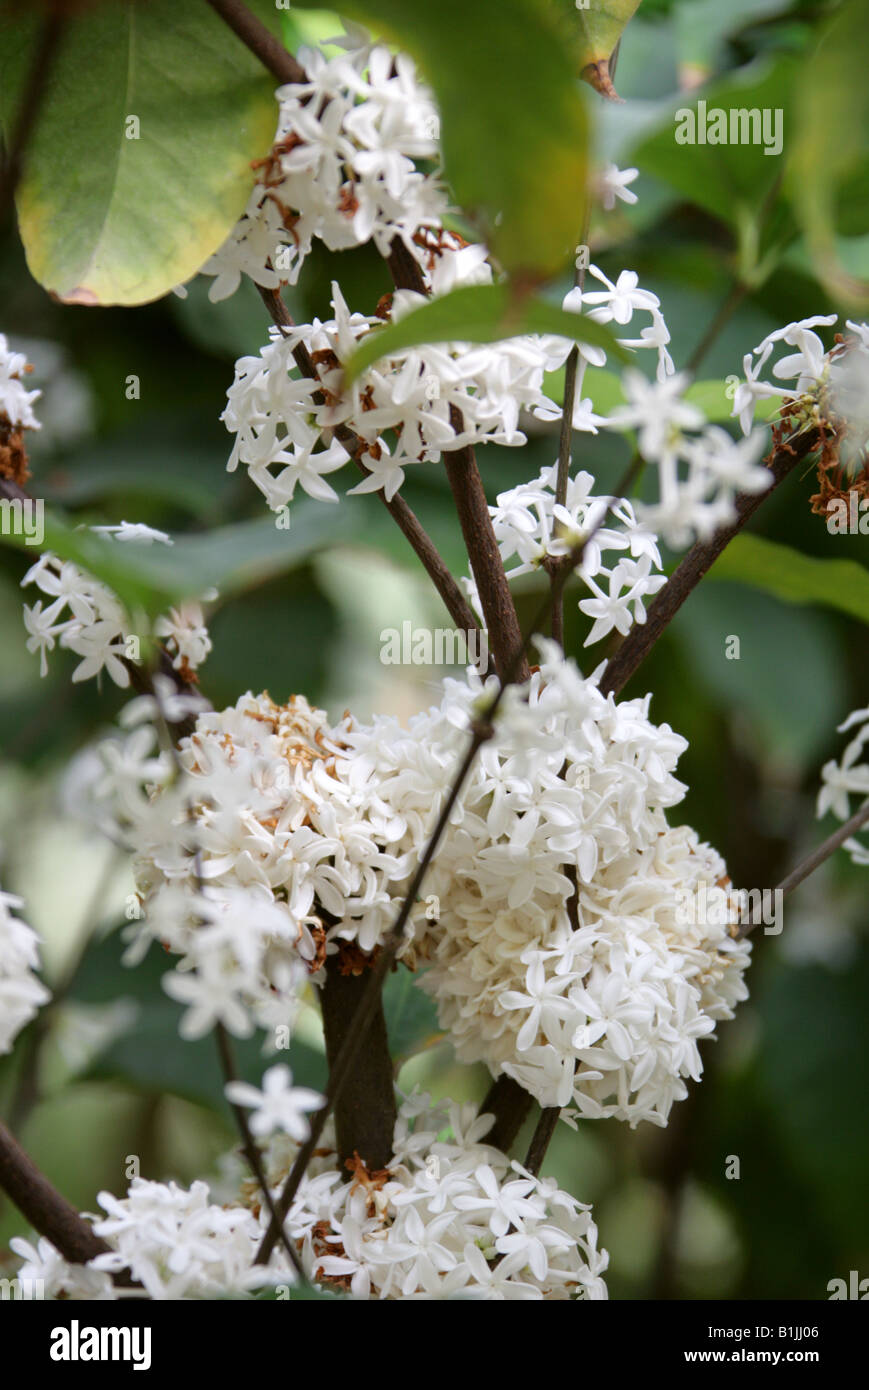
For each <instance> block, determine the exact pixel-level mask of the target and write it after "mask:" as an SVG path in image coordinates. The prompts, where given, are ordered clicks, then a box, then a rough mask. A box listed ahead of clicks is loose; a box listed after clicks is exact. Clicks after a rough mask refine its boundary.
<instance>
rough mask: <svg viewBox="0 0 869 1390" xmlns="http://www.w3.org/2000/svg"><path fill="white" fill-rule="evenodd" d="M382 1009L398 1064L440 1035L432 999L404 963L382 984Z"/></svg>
mask: <svg viewBox="0 0 869 1390" xmlns="http://www.w3.org/2000/svg"><path fill="white" fill-rule="evenodd" d="M383 1010H384V1013H385V1015H386V1031H387V1033H388V1035H389V1051H390V1054H391V1056H392V1057H393V1058H395V1059H396V1060H397V1062H398V1064H399V1065H400V1064H401V1063H402V1062H406V1061H407V1059H408V1057H412V1056H413V1054H414V1053H415V1052H421V1051H422V1050H423V1049H424V1048H426V1047H428V1046H430V1044H431V1043H432V1042H435V1041H437V1040H438V1038H439V1037H441V1036H442V1034H441V1032H440V1029H439V1028H438V1016H437V1008H436V1006H435V1002H434V1000H433V999H430V998H429V996H428V995H427V994H423V992H422V990H421V989H420V988H419V974H418V973H415V972H414V971H412V970H408V969H407V968H406V967H405V966H403V965H400V966H399V968H398V969H397V970H395V971H393V972H392V974H391V975H390V976H389V978H388V979H387V981H386V984H385V985H384V987H383Z"/></svg>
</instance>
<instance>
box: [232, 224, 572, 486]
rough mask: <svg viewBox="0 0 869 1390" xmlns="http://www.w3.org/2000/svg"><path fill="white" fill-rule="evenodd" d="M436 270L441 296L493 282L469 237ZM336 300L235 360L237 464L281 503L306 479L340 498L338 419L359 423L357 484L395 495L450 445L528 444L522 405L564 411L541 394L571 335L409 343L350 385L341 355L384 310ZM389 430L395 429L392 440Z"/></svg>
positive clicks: (443, 249) (446, 246)
mask: <svg viewBox="0 0 869 1390" xmlns="http://www.w3.org/2000/svg"><path fill="white" fill-rule="evenodd" d="M430 278H431V286H432V292H433V293H434V294H435V295H438V294H443V293H447V292H448V291H449V290H451V289H453V288H454V287H455V286H456V285H461V284H471V283H481V282H482V283H488V282H491V279H492V270H491V267H490V265H489V264H488V261H487V259H486V250H485V247H482V246H462V245H460V244H459V243H458V242H457V241H455V240H454V239H453V238H452V237H451V235H450V234H449V233H446V234H444V240H443V242H442V244H441V245H440V247H439V249H438V252H437V254H436V256H435V258H434V266H433V269H432V271H431V277H430ZM424 302H425V297H424V296H423V295H421V294H417V293H415V292H414V291H411V290H397V291H396V293H395V294H394V295H393V297H392V306H391V310H390V316H391V318H392V320H393V321H398V320H399V319H401V318H402V317H404V316H405V315H406V314H407V313H409V312H411V311H412V310H413V309H415V308H417V307H419V306H420V305H421V304H423V303H424ZM332 306H333V309H334V311H335V317H334V319H330V320H327V321H325V322H320V320H319V319H318V320H315V321H314V323H313V324H304V325H300V326H299V327H298V328H294V329H288V330H285V332H284V333H280V332H278V331H277V330H273V331H272V335H271V339H270V341H269V343H268V344H267V345H266V346H265V347H264V348H262V349H261V350H260V354H259V356H258V357H242V358H241V359H240V360H239V361H238V362H237V363H236V368H235V380H234V382H233V384H232V386H231V387H230V389H229V391H228V393H227V401H228V403H227V407H226V410H225V411H224V413H223V417H222V418H223V420H224V422H225V424H226V426H227V429H228V430H230V432H231V433H233V434H235V436H236V441H235V445H234V446H233V450H232V454H231V456H230V461H229V465H228V466H229V468H230V470H232V469H234V468H236V467H237V466H238V463H239V462H241V463H243V464H245V466H246V467H247V468H248V471H249V473H250V476H251V479H252V480H253V482H254V483H255V484H256V486H257V487H258V488H259V489H260V491H261V492H262V493H263V495H264V496H265V498H266V501H267V502H268V504H269V506H270V507H272V508H273V509H274V510H277V509H278V508H279V507H281V506H285V505H287V504H288V503H289V501H290V500H291V499H292V497H293V494H294V492H295V489H296V486H297V485H298V486H300V487H301V488H302V489H303V490H304V491H305V492H307V493H308V494H309V495H310V496H312V497H316V498H318V499H320V500H325V501H337V500H338V499H337V495H336V493H335V492H334V490H333V489H332V487H331V486H330V485H329V484H328V483H327V482H326V481H325V477H326V475H327V474H329V473H332V472H334V470H335V469H336V468H340V467H341V466H342V465H343V464H344V463H346V461H347V450H346V449H344V448H343V447H342V445H341V444H340V443H339V442H338V441H337V440H335V439H332V441H331V443H329V444H328V445H327V444H325V441H324V438H323V435H324V431H332V430H333V429H334V428H335V427H336V426H344V427H346V428H349V429H352V431H353V432H354V433H355V434H356V435H357V436H358V438H359V440H361V442H362V450H361V452H360V454H359V457H360V459H361V461H362V462H363V463H364V465H365V467H366V469H367V470H368V472H369V474H370V476H369V477H367V478H365V479H363V481H362V482H361V483H359V484H358V485H357V486H356V487H355V488H353V489H351V491H353V492H372V491H376V490H378V489H380V488H382V489H383V491H384V493H385V495H386V497H387V499H391V498H392V497H393V496H394V495H395V493H396V492H397V491H398V489H399V488H400V487H401V485H402V483H403V481H404V469H405V468H406V467H407V466H408V465H409V464H414V463H426V462H436V461H438V460H439V459H440V457H441V455H442V454H443V453H444V452H445V451H453V450H455V449H459V448H462V447H463V446H464V445H468V444H474V445H475V444H479V443H481V442H483V441H484V440H488V441H490V442H493V443H498V444H507V445H521V444H524V443H525V442H526V436H525V435H524V434H523V433H522V431H521V430H520V429H519V412H520V410H536V411H538V412H539V411H545V412H546V413H547V418H548V415H549V414H550V413H552V412H555V413H557V407H556V406H555V405H554V404H553V402H552V401H550V400H549V398H548V397H547V396H545V395H544V394H543V389H542V388H543V378H544V374H545V373H546V372H547V371H552V370H554V369H555V368H556V367H558V366H560V365H561V364H562V363H563V362H564V360H565V358H566V356H567V353H568V352H569V350H570V344H569V343H568V342H567V341H566V340H565V339H561V338H540V337H519V338H510V339H506V340H504V341H502V342H499V343H495V344H491V345H473V344H468V343H441V344H433V345H427V346H424V347H415V348H409V349H407V350H405V351H402V352H399V353H396V354H395V355H394V356H390V357H388V358H385V359H382V360H381V361H379V362H377V363H376V364H375V365H374V366H372V367H370V368H369V369H368V370H367V371H365V372H363V373H362V374H361V376H360V377H359V378H358V379H357V380H356V381H354V382H353V384H352V385H351V386H349V387H346V386H345V383H344V380H343V363H344V362H346V361H347V359H348V357H349V356H350V354H351V352H352V351H353V349H354V347H355V346H356V345H357V344H358V343H359V341H360V340H361V339H362V338H363V337H364V336H365V335H366V334H367V333H369V332H370V331H371V329H372V328H373V327H374V326H375V325H376V324H377V322H378V320H377V319H376V318H373V317H366V316H365V315H363V314H351V313H350V311H349V309H348V308H347V305H346V303H345V301H344V298H343V296H342V294H341V291H340V289H339V288H338V285H337V284H333V286H332ZM300 343H303V344H304V345H305V347H306V348H307V350H308V353H309V355H310V358H311V362H312V365H313V366H314V369H315V371H316V378H313V377H304V376H300V375H299V373H298V371H297V368H296V364H295V362H294V359H293V355H292V354H293V349H294V348H296V347H298V345H299V344H300ZM318 396H319V397H320V399H321V403H319V404H318V402H317V399H316V398H317V397H318ZM387 432H392V437H393V441H394V442H393V444H392V445H391V446H390V444H389V443H388V442H387V439H386V437H385V436H386V434H387ZM273 469H277V470H278V471H276V472H273V471H272V470H273Z"/></svg>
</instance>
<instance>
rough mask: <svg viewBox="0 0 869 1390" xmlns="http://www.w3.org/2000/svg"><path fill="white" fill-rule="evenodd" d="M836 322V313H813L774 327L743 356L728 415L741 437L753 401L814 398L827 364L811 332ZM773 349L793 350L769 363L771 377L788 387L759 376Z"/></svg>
mask: <svg viewBox="0 0 869 1390" xmlns="http://www.w3.org/2000/svg"><path fill="white" fill-rule="evenodd" d="M837 321H838V315H837V314H816V315H815V317H814V318H809V319H799V320H798V321H797V322H795V323H789V324H786V325H785V327H784V328H777V329H776V330H775V332H774V333H768V334H767V336H766V337H765V338H764V339H763V341H762V342H760V343H758V345H757V347H756V348H754V350H753V351H752V352H747V353H746V354H745V357H744V358H743V360H742V369H743V371H744V373H745V380H744V381H742V382H740V384H739V385H738V386H737V388H736V394H735V395H734V397H733V410H732V412H731V413H732V414H733V415H734V416H736V417H737V419H738V420H739V423H740V425H741V426H742V432H743V434H748V433H749V432H750V430H751V427H752V422H753V420H754V410H755V405H756V403H757V401H763V400H769V399H771V398H772V397H776V396H778V397H783V396H787V397H790V398H791V399H795V398H799V397H801V396H806V395H808V396H817V394H818V392H819V390H820V388H821V386H822V384H823V382H824V380H825V378H826V375H827V372H828V367H829V361H828V354H827V349H826V348H825V347H824V344H823V343H822V342H821V339H820V338H819V337H818V335H817V333H814V332H812V330H813V329H814V328H819V327H821V326H823V327H825V328H829V327H831V326H832V324H834V323H836V322H837ZM848 327H849V328H853V329H854V330H855V331H859V326H858V325H856V324H852V323H849V324H848ZM777 347H791V348H795V349H796V351H795V352H791V353H788V354H787V355H786V356H784V357H780V358H779V359H778V360H777V361H776V362H774V363H773V364H772V375H773V376H774V377H777V378H778V380H779V381H789V382H792V383H793V384H792V385H790V386H776V385H775V384H774V383H773V382H769V381H764V380H763V379H762V377H761V372H763V371H764V369H765V368H766V367H767V363H768V362H769V359H770V357H771V356H772V354H773V351H774V349H776V348H777Z"/></svg>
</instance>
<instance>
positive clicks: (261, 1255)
mask: <svg viewBox="0 0 869 1390" xmlns="http://www.w3.org/2000/svg"><path fill="white" fill-rule="evenodd" d="M503 690H504V687H503V686H502V687H501V690H500V691H499V692H498V694H497V695H496V697H495V699H494V701H493V702H492V707H491V713H492V714H493V715H494V713H495V711H496V708H497V705H498V702H499V700H500V698H501V695H502V694H503ZM492 733H493V730H492V727H491V725H490V724H489V723H488V722H486V723H483V722H479V721H478V722H476V723H475V724H474V726H473V729H472V733H471V740H470V743H469V745H468V748H467V751H466V753H465V756H464V758H463V759H462V763H461V766H460V767H459V770H458V772H457V774H456V777H455V779H454V781H453V785H452V786H451V788H450V791H449V795H448V796H447V799H446V801H445V802H444V805H443V807H442V808H441V812H440V815H439V816H438V819H437V824H436V825H435V828H434V830H433V831H432V834H431V837H430V839H429V842H428V844H427V845H426V847H425V851H424V852H423V855H422V857H421V859H420V861H419V863H418V864H417V867H416V871H415V872H414V875H413V878H412V879H411V882H410V887H409V888H408V890H407V893H406V895H405V898H404V902H403V903H402V905H401V909H400V911H399V913H398V916H397V918H396V920H395V923H394V925H393V926H392V927H391V929H390V931H389V932H388V933H387V935H386V937H385V938H384V940H383V941H382V943H381V947H380V953H379V955H378V956H377V958H376V960H374V962H373V964H372V966H371V969H370V970H369V972H368V978H367V980H366V981H365V984H364V986H362V988H361V989H360V993H359V998H358V1000H357V1001H356V1007H355V1011H354V1013H353V1017H352V1018H351V1019H350V1020H349V1021H348V1023H347V1026H346V1028H345V1030H344V1037H343V1041H342V1042H341V1044H340V1046H339V1047H338V1049H337V1051H336V1053H335V1054H334V1059H333V1060H332V1061H331V1063H330V1067H329V1081H328V1084H327V1086H326V1095H325V1101H324V1104H323V1105H322V1106H321V1108H320V1109H319V1110H318V1111H317V1112H316V1114H315V1115H313V1116H312V1118H311V1133H310V1135H309V1137H308V1139H307V1141H306V1143H305V1144H303V1145H302V1147H301V1149H300V1150H299V1152H298V1154H297V1155H296V1160H295V1162H294V1163H293V1166H292V1168H291V1169H290V1173H289V1176H288V1177H287V1181H286V1183H285V1185H284V1190H283V1192H282V1193H281V1196H280V1200H279V1202H278V1219H279V1220H280V1221H283V1220H284V1218H285V1217H286V1214H287V1212H288V1211H289V1209H290V1206H291V1205H292V1202H293V1198H294V1197H295V1195H296V1193H297V1192H298V1190H299V1185H300V1183H301V1181H302V1178H303V1177H304V1175H305V1169H306V1168H307V1166H308V1164H309V1162H310V1161H311V1158H312V1156H313V1154H314V1150H315V1149H316V1147H317V1144H318V1143H319V1140H320V1136H321V1135H322V1133H323V1129H324V1127H325V1124H326V1121H327V1119H328V1118H329V1115H330V1114H331V1113H332V1110H333V1109H334V1108H335V1105H336V1102H337V1101H338V1100H339V1099H340V1098H341V1096H342V1094H343V1092H344V1089H345V1087H346V1085H347V1083H348V1081H349V1080H350V1077H351V1076H352V1074H353V1071H354V1069H355V1067H356V1063H357V1054H358V1053H359V1052H360V1051H361V1050H362V1049H363V1048H364V1047H365V1045H366V1039H367V1034H368V1029H369V1027H370V1026H371V1024H372V1023H373V1022H374V1021H375V1020H376V1018H377V1014H378V1011H379V1010H380V1008H381V1000H380V996H381V990H382V988H383V982H384V980H385V979H386V976H387V974H388V972H389V970H390V969H391V967H392V963H393V961H394V960H395V957H396V955H397V953H398V948H399V946H400V945H401V942H402V939H403V936H404V928H405V926H406V925H407V922H408V919H409V918H410V914H411V910H412V908H413V905H414V903H415V902H416V900H417V897H418V895H419V891H420V888H421V887H422V882H423V879H424V878H425V875H426V873H427V871H428V868H429V865H430V864H431V861H432V859H433V858H434V856H435V854H436V852H437V848H438V845H439V844H440V842H441V838H442V836H443V833H444V831H445V830H446V827H447V825H448V824H449V820H450V816H451V815H452V813H453V808H454V806H455V804H456V802H457V801H458V799H459V796H460V795H461V792H462V788H463V787H464V785H465V780H466V778H467V776H468V773H469V772H470V770H471V766H472V764H473V762H474V759H475V758H476V756H477V752H478V750H479V749H480V748H481V747H482V745H483V744H484V743H485V742H486V740H487V739H489V738H491V737H492ZM276 1239H277V1224H276V1221H275V1220H274V1218H273V1219H272V1221H271V1223H270V1225H269V1228H268V1230H267V1231H266V1233H265V1236H264V1237H263V1240H262V1244H261V1245H260V1248H259V1250H258V1251H257V1257H256V1262H257V1263H258V1264H265V1263H267V1262H268V1259H269V1256H270V1255H271V1252H272V1250H273V1249H274V1247H275V1241H276Z"/></svg>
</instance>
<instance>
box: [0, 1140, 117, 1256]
mask: <svg viewBox="0 0 869 1390" xmlns="http://www.w3.org/2000/svg"><path fill="white" fill-rule="evenodd" d="M0 1187H2V1188H3V1190H4V1192H5V1193H6V1194H7V1195H8V1196H9V1197H10V1198H11V1200H12V1201H13V1202H14V1204H15V1206H16V1207H17V1208H18V1210H19V1211H20V1212H21V1214H22V1215H23V1216H26V1218H27V1220H28V1221H29V1222H30V1224H31V1226H33V1227H34V1229H35V1230H37V1231H38V1232H39V1234H40V1235H42V1236H45V1237H46V1238H47V1239H48V1240H50V1241H51V1243H52V1245H53V1246H55V1248H56V1249H57V1250H59V1251H60V1253H61V1255H62V1256H63V1258H64V1259H65V1260H69V1261H70V1263H71V1264H87V1262H88V1260H93V1259H95V1258H96V1256H97V1255H106V1254H108V1253H109V1252H110V1246H108V1245H107V1244H106V1242H105V1241H104V1240H103V1239H102V1238H101V1237H100V1236H98V1235H97V1234H96V1233H95V1231H94V1229H93V1227H92V1226H91V1225H89V1223H88V1222H87V1221H85V1220H84V1218H83V1217H82V1216H80V1215H79V1213H78V1212H77V1211H76V1209H75V1207H74V1206H72V1205H71V1204H70V1203H69V1202H68V1201H67V1200H66V1198H65V1197H62V1196H61V1194H60V1193H59V1192H58V1191H57V1190H56V1189H55V1188H54V1187H53V1186H52V1184H51V1183H50V1182H49V1180H48V1178H47V1177H46V1176H45V1174H44V1173H42V1172H40V1170H39V1169H38V1168H37V1166H36V1164H35V1163H34V1162H33V1159H32V1158H31V1157H30V1155H29V1154H27V1153H25V1152H24V1150H23V1149H22V1147H21V1145H20V1144H19V1143H18V1140H17V1139H16V1138H15V1137H14V1135H13V1134H12V1133H11V1131H10V1130H8V1129H7V1128H6V1126H5V1125H4V1124H3V1123H2V1121H0Z"/></svg>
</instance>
